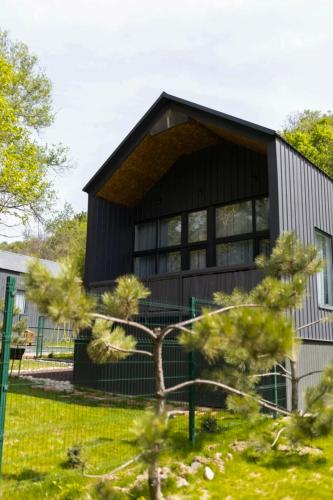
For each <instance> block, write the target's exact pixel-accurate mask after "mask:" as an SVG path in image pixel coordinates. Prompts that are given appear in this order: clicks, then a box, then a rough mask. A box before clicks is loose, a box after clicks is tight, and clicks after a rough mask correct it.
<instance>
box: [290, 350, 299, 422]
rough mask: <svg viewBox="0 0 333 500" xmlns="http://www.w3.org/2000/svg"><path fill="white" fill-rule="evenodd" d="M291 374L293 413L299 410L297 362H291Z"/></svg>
mask: <svg viewBox="0 0 333 500" xmlns="http://www.w3.org/2000/svg"><path fill="white" fill-rule="evenodd" d="M290 373H291V411H292V412H296V411H297V410H298V378H297V374H296V361H292V360H290Z"/></svg>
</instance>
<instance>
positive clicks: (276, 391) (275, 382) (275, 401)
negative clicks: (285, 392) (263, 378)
mask: <svg viewBox="0 0 333 500" xmlns="http://www.w3.org/2000/svg"><path fill="white" fill-rule="evenodd" d="M277 384H278V379H277V366H276V365H275V366H274V403H275V406H276V407H277V406H278V403H279V398H278V387H277ZM274 416H275V417H277V416H278V414H277V412H275V414H274Z"/></svg>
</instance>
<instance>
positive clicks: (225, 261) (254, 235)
mask: <svg viewBox="0 0 333 500" xmlns="http://www.w3.org/2000/svg"><path fill="white" fill-rule="evenodd" d="M268 217H269V202H268V198H257V199H255V200H248V201H243V202H240V203H232V204H230V205H224V206H222V207H218V208H217V209H216V212H215V225H216V265H217V266H219V267H230V266H240V265H247V264H250V263H251V262H253V259H254V257H255V256H256V255H257V254H259V253H265V254H269V253H270V242H269V233H268V228H269V221H268Z"/></svg>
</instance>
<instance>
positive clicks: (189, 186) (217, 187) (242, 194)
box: [135, 142, 268, 221]
mask: <svg viewBox="0 0 333 500" xmlns="http://www.w3.org/2000/svg"><path fill="white" fill-rule="evenodd" d="M267 192H268V180H267V161H266V157H265V156H263V155H260V154H259V153H255V152H253V151H250V150H248V149H246V148H243V147H240V146H235V145H232V144H230V143H227V142H223V143H221V144H220V145H218V146H213V147H209V148H206V149H204V150H201V151H199V152H196V153H193V154H191V155H187V156H184V157H182V158H180V159H179V160H178V161H177V162H176V163H175V164H174V166H173V167H172V168H171V169H170V170H169V171H168V172H167V173H166V174H165V175H164V176H163V177H162V179H161V180H160V181H159V182H158V183H157V184H156V185H155V186H154V187H153V188H152V189H151V190H150V192H149V193H147V195H146V196H145V197H144V198H143V200H142V201H141V203H139V205H138V206H137V208H136V209H135V218H136V220H137V221H140V220H145V219H149V218H154V217H163V216H165V215H169V214H172V213H179V212H181V211H185V210H192V209H196V208H200V207H204V206H209V205H214V204H218V203H227V202H229V201H233V200H238V199H242V198H246V197H252V196H260V195H263V194H266V193H267Z"/></svg>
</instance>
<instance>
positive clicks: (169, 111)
mask: <svg viewBox="0 0 333 500" xmlns="http://www.w3.org/2000/svg"><path fill="white" fill-rule="evenodd" d="M275 137H279V138H280V139H281V140H283V141H284V139H283V138H281V137H280V136H279V135H278V134H277V132H276V131H275V130H272V129H269V128H267V127H262V126H261V125H257V124H255V123H252V122H249V121H246V120H242V119H241V118H236V117H235V116H231V115H228V114H226V113H221V112H220V111H216V110H213V109H210V108H207V107H205V106H201V105H199V104H195V103H193V102H190V101H186V100H184V99H180V98H179V97H175V96H172V95H169V94H166V93H165V92H163V93H162V94H161V95H160V97H159V98H158V99H157V100H156V101H155V102H154V104H153V105H152V106H151V107H150V108H149V109H148V111H147V112H146V113H145V115H144V116H143V117H142V118H141V120H140V121H139V122H138V123H137V125H135V127H134V128H133V129H132V130H131V132H130V133H129V134H128V135H127V136H126V137H125V139H124V140H123V141H122V142H121V143H120V145H119V146H118V147H117V148H116V149H115V151H114V152H113V153H112V154H111V156H109V158H108V159H107V160H106V161H105V163H104V164H103V165H102V167H101V168H100V169H99V170H98V171H97V172H96V174H95V175H94V176H93V177H92V178H91V179H90V181H89V182H88V183H87V184H86V186H85V187H84V189H83V190H84V191H86V192H88V193H92V194H94V195H96V196H99V197H101V198H104V199H106V200H108V201H111V202H114V203H118V204H121V205H125V206H129V207H131V206H135V205H136V204H137V203H138V201H140V199H141V198H142V197H143V196H144V195H145V193H146V192H147V191H149V190H150V189H151V188H152V187H153V185H154V184H155V183H156V182H158V180H159V179H160V178H161V177H162V176H163V175H164V174H165V173H166V171H167V170H168V169H169V168H170V167H171V166H172V165H173V164H174V163H175V161H176V160H177V159H178V158H179V157H180V156H182V155H184V154H190V153H192V152H194V151H197V150H199V149H203V148H205V147H208V146H211V145H214V144H217V143H219V142H221V141H223V140H226V141H229V142H231V143H235V144H238V145H241V146H244V147H246V148H248V149H252V150H254V151H257V152H259V153H262V154H265V153H266V147H267V144H268V142H270V141H271V140H272V139H274V138H275ZM291 147H292V146H291ZM292 149H294V148H292ZM298 154H300V153H298Z"/></svg>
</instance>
